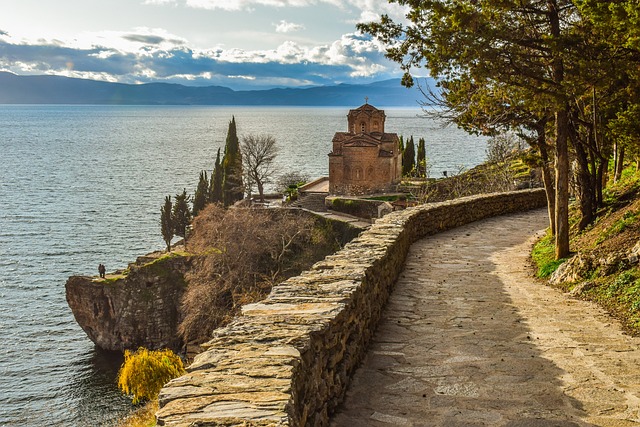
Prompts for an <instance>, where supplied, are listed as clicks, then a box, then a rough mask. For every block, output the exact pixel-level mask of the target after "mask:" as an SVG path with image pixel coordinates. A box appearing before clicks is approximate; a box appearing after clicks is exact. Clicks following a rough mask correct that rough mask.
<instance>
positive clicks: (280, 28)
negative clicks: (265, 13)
mask: <svg viewBox="0 0 640 427" xmlns="http://www.w3.org/2000/svg"><path fill="white" fill-rule="evenodd" d="M274 25H275V27H276V32H277V33H291V32H294V31H300V30H304V25H301V24H294V23H293V22H287V21H284V20H282V21H280V22H279V23H278V24H274Z"/></svg>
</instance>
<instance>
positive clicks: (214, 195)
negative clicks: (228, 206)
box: [209, 148, 223, 203]
mask: <svg viewBox="0 0 640 427" xmlns="http://www.w3.org/2000/svg"><path fill="white" fill-rule="evenodd" d="M222 178H223V170H222V162H221V161H220V149H219V148H218V155H217V156H216V164H215V166H214V168H213V172H212V173H211V184H210V186H209V201H210V202H211V203H222Z"/></svg>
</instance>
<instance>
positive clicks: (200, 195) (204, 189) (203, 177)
mask: <svg viewBox="0 0 640 427" xmlns="http://www.w3.org/2000/svg"><path fill="white" fill-rule="evenodd" d="M208 192H209V178H208V177H207V171H201V172H200V180H199V181H198V188H196V193H195V195H194V196H193V216H194V217H195V216H197V215H198V212H200V211H201V210H202V208H204V206H205V205H206V204H207V203H208V202H209V200H208Z"/></svg>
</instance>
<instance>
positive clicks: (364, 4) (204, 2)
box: [145, 0, 408, 22]
mask: <svg viewBox="0 0 640 427" xmlns="http://www.w3.org/2000/svg"><path fill="white" fill-rule="evenodd" d="M179 2H182V3H183V4H184V5H185V6H186V7H191V8H196V9H207V10H216V9H218V10H226V11H253V10H255V8H256V7H257V6H264V7H274V8H285V7H312V6H317V5H319V4H328V5H332V6H335V7H337V8H339V9H341V10H347V9H351V10H352V11H354V12H355V13H358V14H359V17H358V18H357V19H353V20H352V21H353V22H369V21H373V20H377V19H379V17H380V15H382V14H387V15H389V16H391V17H392V18H394V20H401V19H403V18H404V16H405V13H406V11H407V10H408V7H407V6H401V5H398V4H397V3H389V2H387V1H385V0H145V4H149V5H164V4H172V5H177V4H178V3H179Z"/></svg>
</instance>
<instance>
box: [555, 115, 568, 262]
mask: <svg viewBox="0 0 640 427" xmlns="http://www.w3.org/2000/svg"><path fill="white" fill-rule="evenodd" d="M567 109H568V106H567V105H565V106H564V107H563V108H561V109H560V111H558V112H557V113H556V163H555V172H556V186H555V187H556V203H555V206H556V259H561V258H567V257H568V256H569V148H568V139H569V138H568V129H569V115H568V114H567Z"/></svg>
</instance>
